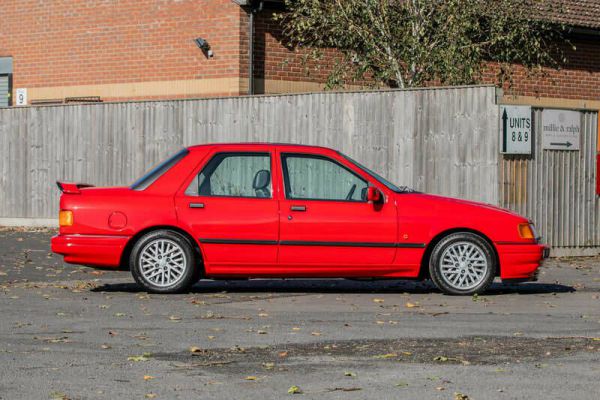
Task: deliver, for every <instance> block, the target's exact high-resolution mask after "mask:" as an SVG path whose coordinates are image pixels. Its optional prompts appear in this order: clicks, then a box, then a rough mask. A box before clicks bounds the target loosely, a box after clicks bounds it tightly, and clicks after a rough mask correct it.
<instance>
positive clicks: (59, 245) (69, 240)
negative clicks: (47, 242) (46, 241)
mask: <svg viewBox="0 0 600 400" xmlns="http://www.w3.org/2000/svg"><path fill="white" fill-rule="evenodd" d="M128 240H129V237H128V236H108V235H57V236H54V237H53V238H52V239H51V246H52V251H53V252H54V253H57V254H61V255H63V256H64V258H65V262H67V263H70V264H83V265H91V266H98V267H113V268H117V267H119V265H120V263H121V255H122V254H123V250H124V249H125V246H126V245H127V241H128Z"/></svg>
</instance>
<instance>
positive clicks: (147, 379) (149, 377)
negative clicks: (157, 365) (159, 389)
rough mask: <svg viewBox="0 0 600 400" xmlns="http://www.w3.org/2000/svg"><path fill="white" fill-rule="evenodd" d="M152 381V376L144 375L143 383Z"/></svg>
mask: <svg viewBox="0 0 600 400" xmlns="http://www.w3.org/2000/svg"><path fill="white" fill-rule="evenodd" d="M152 379H154V377H153V376H152V375H144V380H145V381H151V380H152Z"/></svg>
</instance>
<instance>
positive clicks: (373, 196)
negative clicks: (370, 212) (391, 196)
mask: <svg viewBox="0 0 600 400" xmlns="http://www.w3.org/2000/svg"><path fill="white" fill-rule="evenodd" d="M367 201H371V202H373V203H375V204H376V203H383V193H381V192H380V191H379V189H377V188H376V187H374V186H369V187H368V188H367Z"/></svg>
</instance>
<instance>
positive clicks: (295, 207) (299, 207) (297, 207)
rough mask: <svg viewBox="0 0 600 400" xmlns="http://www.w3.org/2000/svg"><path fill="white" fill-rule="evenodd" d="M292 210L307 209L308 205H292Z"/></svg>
mask: <svg viewBox="0 0 600 400" xmlns="http://www.w3.org/2000/svg"><path fill="white" fill-rule="evenodd" d="M290 210H292V211H306V206H291V207H290Z"/></svg>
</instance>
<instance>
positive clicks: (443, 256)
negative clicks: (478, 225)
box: [429, 232, 496, 295]
mask: <svg viewBox="0 0 600 400" xmlns="http://www.w3.org/2000/svg"><path fill="white" fill-rule="evenodd" d="M429 273H430V276H431V279H432V280H433V282H434V283H435V285H436V286H437V287H438V288H439V289H440V290H441V291H443V292H444V293H447V294H457V295H461V294H462V295H470V294H475V293H483V292H485V291H486V290H487V289H488V288H489V287H490V285H491V284H492V282H493V280H494V276H495V275H496V258H495V257H494V252H493V249H492V248H491V246H490V245H489V243H488V242H486V241H485V240H484V239H483V238H482V237H481V236H479V235H476V234H474V233H468V232H458V233H453V234H450V235H448V236H446V237H444V238H443V239H442V240H441V241H440V242H439V243H438V244H436V246H435V247H434V249H433V252H432V253H431V258H430V261H429Z"/></svg>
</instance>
